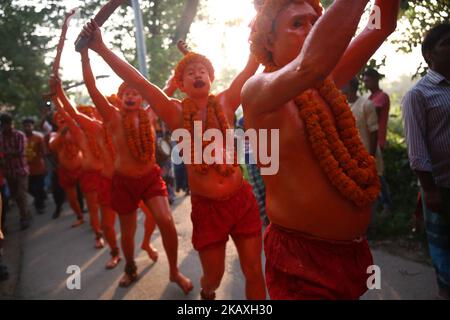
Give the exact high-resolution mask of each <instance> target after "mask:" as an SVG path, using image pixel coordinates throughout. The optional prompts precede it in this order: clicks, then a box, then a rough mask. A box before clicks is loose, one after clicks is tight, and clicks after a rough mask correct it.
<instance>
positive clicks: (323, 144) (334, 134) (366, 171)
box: [267, 67, 380, 207]
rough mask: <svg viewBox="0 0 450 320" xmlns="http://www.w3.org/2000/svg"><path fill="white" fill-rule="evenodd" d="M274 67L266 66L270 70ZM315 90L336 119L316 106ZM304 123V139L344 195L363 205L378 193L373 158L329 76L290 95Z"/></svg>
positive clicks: (347, 106) (317, 104) (318, 105)
mask: <svg viewBox="0 0 450 320" xmlns="http://www.w3.org/2000/svg"><path fill="white" fill-rule="evenodd" d="M272 70H274V68H270V67H269V68H267V71H269V72H270V71H272ZM315 92H318V93H319V95H320V96H321V97H322V98H323V99H324V100H325V102H326V103H327V104H328V105H329V106H330V109H331V111H332V113H333V115H334V117H335V119H336V125H334V124H333V122H332V120H331V119H330V117H329V115H328V114H327V113H326V112H324V110H323V109H322V108H321V107H320V104H319V101H318V99H317V97H316V96H315ZM294 101H295V103H296V105H297V107H298V108H299V113H300V117H301V118H302V120H303V122H304V123H305V127H306V132H307V136H308V140H309V142H310V144H311V147H312V149H313V152H314V155H315V157H316V159H317V160H318V161H319V165H320V167H321V168H322V170H323V172H324V173H325V174H326V175H327V177H328V179H329V180H330V182H331V183H332V184H333V186H334V187H335V188H336V189H337V190H338V191H339V192H340V193H341V195H343V196H344V197H345V198H347V199H349V200H350V201H352V202H353V203H354V204H355V205H356V206H358V207H367V206H369V205H370V204H371V203H373V201H374V200H375V199H376V198H377V197H378V195H379V194H380V181H379V178H378V174H377V170H376V164H375V159H374V158H373V157H372V156H371V155H370V154H369V153H368V152H367V150H366V149H365V147H364V145H363V144H362V142H361V138H360V137H359V134H358V129H357V128H356V122H355V118H354V116H353V114H352V112H351V109H350V107H349V105H348V102H347V98H346V97H345V95H343V94H342V92H341V91H340V90H339V89H338V88H337V87H336V85H335V84H334V82H333V81H332V80H331V79H329V78H328V79H326V80H325V81H324V82H323V83H322V84H321V85H320V86H319V87H318V88H317V89H315V90H314V89H308V90H306V91H304V92H303V93H301V94H300V95H299V96H298V97H296V98H295V99H294Z"/></svg>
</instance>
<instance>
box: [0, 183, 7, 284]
mask: <svg viewBox="0 0 450 320" xmlns="http://www.w3.org/2000/svg"><path fill="white" fill-rule="evenodd" d="M0 178H1V177H0ZM2 207H3V201H2V196H1V194H0V281H4V280H6V279H8V277H9V273H8V268H7V267H6V266H5V265H4V264H3V261H2V260H3V239H4V237H3V232H2V229H3V223H2V221H3V210H2Z"/></svg>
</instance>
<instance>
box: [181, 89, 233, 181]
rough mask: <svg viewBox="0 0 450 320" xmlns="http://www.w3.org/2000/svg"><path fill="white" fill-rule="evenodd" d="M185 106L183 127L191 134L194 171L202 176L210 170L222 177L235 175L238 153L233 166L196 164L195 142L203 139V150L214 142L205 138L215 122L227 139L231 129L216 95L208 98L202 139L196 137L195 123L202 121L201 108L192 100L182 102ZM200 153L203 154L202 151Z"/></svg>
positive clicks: (187, 99)
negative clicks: (215, 121)
mask: <svg viewBox="0 0 450 320" xmlns="http://www.w3.org/2000/svg"><path fill="white" fill-rule="evenodd" d="M182 106H183V127H184V129H186V130H188V131H189V132H190V134H191V163H192V167H193V168H194V170H195V171H196V172H198V173H201V174H206V173H207V172H208V170H209V168H211V167H212V168H214V169H215V170H216V171H217V172H218V173H219V174H220V175H221V176H223V177H229V176H230V175H232V174H233V172H234V170H235V167H236V166H237V161H236V153H234V161H233V164H232V165H228V164H218V163H214V164H211V165H208V164H206V163H201V164H195V163H194V152H195V148H194V141H195V140H196V139H201V141H202V150H203V149H204V148H205V147H206V146H208V145H209V144H210V143H212V141H204V140H203V136H204V133H205V131H206V130H207V129H209V128H213V127H214V120H215V119H217V121H218V123H219V127H220V131H221V132H222V135H223V136H224V137H225V135H226V130H227V129H229V125H228V121H227V118H226V116H225V113H224V112H223V110H222V108H221V106H220V104H219V103H218V102H217V98H216V97H215V96H214V95H210V96H209V97H208V103H207V105H206V125H205V126H202V133H201V135H202V136H201V137H194V122H195V121H202V119H201V115H200V113H199V112H198V111H199V108H198V106H197V104H196V103H195V101H194V100H192V99H190V98H186V99H184V100H183V101H182ZM200 152H202V151H201V150H200ZM200 159H202V155H201V154H200Z"/></svg>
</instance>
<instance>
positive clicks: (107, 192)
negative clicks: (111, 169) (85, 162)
mask: <svg viewBox="0 0 450 320" xmlns="http://www.w3.org/2000/svg"><path fill="white" fill-rule="evenodd" d="M111 185H112V179H111V178H108V177H105V176H103V175H100V181H99V188H98V203H99V205H100V206H102V207H110V206H111Z"/></svg>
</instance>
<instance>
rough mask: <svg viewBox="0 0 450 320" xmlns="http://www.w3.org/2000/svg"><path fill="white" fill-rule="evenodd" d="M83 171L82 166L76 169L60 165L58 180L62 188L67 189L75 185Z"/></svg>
mask: <svg viewBox="0 0 450 320" xmlns="http://www.w3.org/2000/svg"><path fill="white" fill-rule="evenodd" d="M81 173H82V169H81V167H80V168H79V169H76V170H67V169H66V168H64V167H61V166H59V167H58V182H59V185H60V186H61V188H63V189H67V188H71V187H75V186H76V185H77V183H78V180H79V179H80V176H81Z"/></svg>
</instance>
